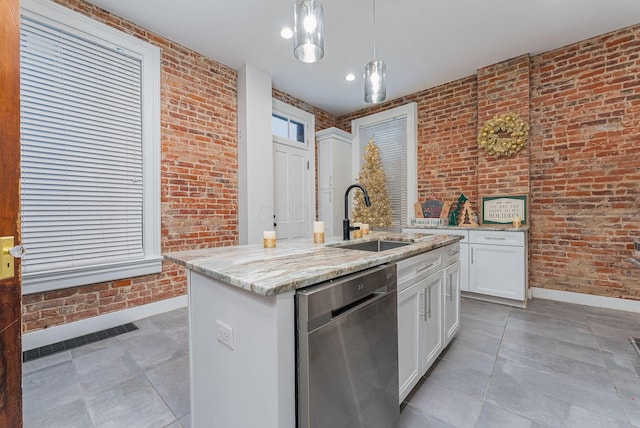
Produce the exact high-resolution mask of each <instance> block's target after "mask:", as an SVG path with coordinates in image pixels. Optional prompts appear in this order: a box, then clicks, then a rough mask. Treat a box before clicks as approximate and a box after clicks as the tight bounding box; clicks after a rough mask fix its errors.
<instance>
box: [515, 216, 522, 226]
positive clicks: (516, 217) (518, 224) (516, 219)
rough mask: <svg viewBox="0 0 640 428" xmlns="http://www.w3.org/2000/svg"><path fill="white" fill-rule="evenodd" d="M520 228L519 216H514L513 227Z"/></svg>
mask: <svg viewBox="0 0 640 428" xmlns="http://www.w3.org/2000/svg"><path fill="white" fill-rule="evenodd" d="M520 226H522V221H521V220H520V216H518V215H514V216H513V227H520Z"/></svg>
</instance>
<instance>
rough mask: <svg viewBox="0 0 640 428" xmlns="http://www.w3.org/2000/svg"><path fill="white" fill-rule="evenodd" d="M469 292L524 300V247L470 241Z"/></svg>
mask: <svg viewBox="0 0 640 428" xmlns="http://www.w3.org/2000/svg"><path fill="white" fill-rule="evenodd" d="M470 248H471V263H470V271H469V281H470V282H469V291H472V292H474V293H482V294H488V295H490V296H496V297H504V298H507V299H514V300H524V293H525V284H524V281H525V278H526V276H525V271H524V269H525V258H524V257H525V256H524V247H512V246H507V245H485V244H470Z"/></svg>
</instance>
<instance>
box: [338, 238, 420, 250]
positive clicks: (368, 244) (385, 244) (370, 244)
mask: <svg viewBox="0 0 640 428" xmlns="http://www.w3.org/2000/svg"><path fill="white" fill-rule="evenodd" d="M411 244H412V242H400V241H387V240H384V239H376V240H375V241H365V242H355V243H353V244H347V245H336V247H337V248H344V249H347V250H360V251H373V252H376V253H379V252H380V251H387V250H393V249H394V248H398V247H404V246H405V245H411Z"/></svg>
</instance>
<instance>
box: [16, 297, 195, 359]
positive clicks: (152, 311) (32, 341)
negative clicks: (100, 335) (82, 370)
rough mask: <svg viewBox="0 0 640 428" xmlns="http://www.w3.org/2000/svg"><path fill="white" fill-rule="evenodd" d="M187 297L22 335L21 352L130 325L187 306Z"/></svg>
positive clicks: (161, 301)
mask: <svg viewBox="0 0 640 428" xmlns="http://www.w3.org/2000/svg"><path fill="white" fill-rule="evenodd" d="M187 303H188V298H187V295H184V296H178V297H173V298H171V299H165V300H160V301H158V302H153V303H149V304H146V305H141V306H136V307H134V308H129V309H123V310H121V311H117V312H110V313H108V314H104V315H98V316H96V317H92V318H87V319H84V320H80V321H74V322H70V323H68V324H62V325H57V326H54V327H49V328H45V329H43V330H37V331H33V332H31V333H25V334H23V335H22V351H23V352H24V351H28V350H30V349H35V348H39V347H41V346H45V345H51V344H52V343H57V342H61V341H63V340H67V339H72V338H74V337H78V336H84V335H85V334H89V333H95V332H96V331H101V330H105V329H108V328H112V327H116V326H118V325H122V324H126V323H130V322H133V321H136V320H139V319H142V318H146V317H150V316H152V315H157V314H161V313H163V312H169V311H172V310H174V309H179V308H184V307H186V306H187Z"/></svg>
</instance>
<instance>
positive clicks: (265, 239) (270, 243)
mask: <svg viewBox="0 0 640 428" xmlns="http://www.w3.org/2000/svg"><path fill="white" fill-rule="evenodd" d="M262 243H263V245H264V248H275V246H276V231H275V230H265V231H264V232H262Z"/></svg>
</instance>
